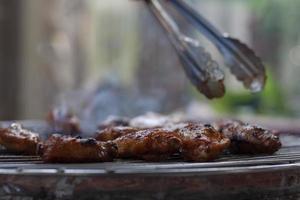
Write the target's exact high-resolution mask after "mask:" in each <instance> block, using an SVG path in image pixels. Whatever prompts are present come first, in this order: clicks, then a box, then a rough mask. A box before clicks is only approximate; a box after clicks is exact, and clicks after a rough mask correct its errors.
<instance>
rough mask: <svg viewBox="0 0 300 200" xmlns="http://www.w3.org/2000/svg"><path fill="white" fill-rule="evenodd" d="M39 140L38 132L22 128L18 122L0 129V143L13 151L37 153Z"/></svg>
mask: <svg viewBox="0 0 300 200" xmlns="http://www.w3.org/2000/svg"><path fill="white" fill-rule="evenodd" d="M39 141H40V139H39V135H38V134H37V133H33V132H31V131H29V130H26V129H24V128H22V126H21V125H20V124H18V123H13V124H11V126H10V127H9V128H2V129H0V144H1V145H2V146H4V147H5V148H6V149H7V150H8V151H11V152H15V153H20V154H26V155H36V154H37V147H38V143H39Z"/></svg>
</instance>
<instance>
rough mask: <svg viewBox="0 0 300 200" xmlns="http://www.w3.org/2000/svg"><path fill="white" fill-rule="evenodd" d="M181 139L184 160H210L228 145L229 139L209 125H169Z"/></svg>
mask: <svg viewBox="0 0 300 200" xmlns="http://www.w3.org/2000/svg"><path fill="white" fill-rule="evenodd" d="M169 128H171V129H173V130H174V131H175V132H177V133H178V134H179V136H180V138H181V140H182V148H181V154H182V156H183V158H184V160H186V161H199V162H201V161H211V160H214V159H216V158H217V157H218V156H219V155H220V154H221V153H223V151H224V150H225V149H226V148H228V147H229V145H230V140H229V139H228V138H225V137H224V136H223V135H222V134H221V133H219V132H218V131H217V130H216V129H214V128H213V127H212V126H211V125H203V124H200V123H187V124H178V125H172V126H171V127H169Z"/></svg>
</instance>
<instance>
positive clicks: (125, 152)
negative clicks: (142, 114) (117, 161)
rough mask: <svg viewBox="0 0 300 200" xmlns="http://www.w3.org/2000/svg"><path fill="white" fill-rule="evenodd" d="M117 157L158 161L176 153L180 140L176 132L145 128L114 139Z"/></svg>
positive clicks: (178, 149)
mask: <svg viewBox="0 0 300 200" xmlns="http://www.w3.org/2000/svg"><path fill="white" fill-rule="evenodd" d="M114 142H115V143H116V145H117V149H118V157H119V158H136V159H144V160H149V161H159V160H163V159H166V158H168V157H169V156H170V155H172V154H174V153H178V152H179V151H180V148H181V146H182V141H181V138H180V137H179V135H178V134H177V133H176V132H172V131H167V130H164V129H159V128H156V129H146V130H140V131H137V132H133V133H130V134H127V135H124V136H122V137H119V138H117V139H116V140H114Z"/></svg>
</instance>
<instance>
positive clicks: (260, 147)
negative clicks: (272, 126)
mask: <svg viewBox="0 0 300 200" xmlns="http://www.w3.org/2000/svg"><path fill="white" fill-rule="evenodd" d="M216 127H217V129H218V130H219V131H220V132H222V133H223V134H224V136H225V137H227V138H229V139H230V140H231V145H230V151H231V152H232V153H240V154H261V153H263V154H264V153H265V154H273V153H275V152H276V151H278V150H279V149H280V147H281V142H280V139H279V137H278V136H276V135H275V134H274V133H272V131H269V130H266V129H263V128H261V127H258V126H252V125H249V124H245V123H243V122H241V121H225V122H224V121H223V122H219V123H217V125H216Z"/></svg>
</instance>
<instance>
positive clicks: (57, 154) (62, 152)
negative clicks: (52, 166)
mask: <svg viewBox="0 0 300 200" xmlns="http://www.w3.org/2000/svg"><path fill="white" fill-rule="evenodd" d="M42 152H43V153H42V159H43V161H44V162H46V163H88V162H106V161H112V160H113V158H114V157H115V154H116V148H115V145H114V144H113V143H111V142H98V141H96V140H95V139H93V138H89V139H82V138H80V137H76V138H74V137H69V136H61V135H56V134H54V135H52V136H51V137H50V138H49V139H48V140H47V141H46V142H45V144H44V145H43V150H42Z"/></svg>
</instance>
